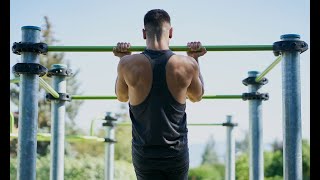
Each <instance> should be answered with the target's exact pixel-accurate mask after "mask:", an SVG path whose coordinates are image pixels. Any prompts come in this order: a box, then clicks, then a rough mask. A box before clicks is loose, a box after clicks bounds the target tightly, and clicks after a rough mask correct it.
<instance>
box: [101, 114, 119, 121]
mask: <svg viewBox="0 0 320 180" xmlns="http://www.w3.org/2000/svg"><path fill="white" fill-rule="evenodd" d="M104 120H107V121H116V120H118V115H117V114H115V113H112V112H107V113H106V115H105V116H104Z"/></svg>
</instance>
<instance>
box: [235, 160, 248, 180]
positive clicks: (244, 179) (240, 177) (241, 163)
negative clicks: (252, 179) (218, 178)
mask: <svg viewBox="0 0 320 180" xmlns="http://www.w3.org/2000/svg"><path fill="white" fill-rule="evenodd" d="M236 179H237V180H248V179H249V159H248V155H247V154H241V155H240V156H239V157H237V160H236Z"/></svg>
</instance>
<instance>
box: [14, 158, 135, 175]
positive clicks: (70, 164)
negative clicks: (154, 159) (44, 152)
mask: <svg viewBox="0 0 320 180" xmlns="http://www.w3.org/2000/svg"><path fill="white" fill-rule="evenodd" d="M50 165H51V162H50V155H48V156H44V157H38V158H37V167H36V171H37V175H36V176H37V180H47V179H49V177H50ZM64 165H65V166H64V179H65V180H68V179H69V180H83V179H86V180H100V179H101V180H103V179H104V158H101V157H92V156H88V155H84V156H81V157H78V158H73V157H70V156H65V163H64ZM114 170H115V172H114V173H115V174H114V175H115V176H114V179H115V180H135V179H136V176H135V173H134V169H133V166H132V164H131V163H128V162H126V161H115V167H114ZM10 179H12V180H16V179H17V159H16V158H10Z"/></svg>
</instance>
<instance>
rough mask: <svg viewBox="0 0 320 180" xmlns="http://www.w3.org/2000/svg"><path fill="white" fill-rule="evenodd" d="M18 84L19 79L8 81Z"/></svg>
mask: <svg viewBox="0 0 320 180" xmlns="http://www.w3.org/2000/svg"><path fill="white" fill-rule="evenodd" d="M19 82H20V78H13V79H10V83H19Z"/></svg>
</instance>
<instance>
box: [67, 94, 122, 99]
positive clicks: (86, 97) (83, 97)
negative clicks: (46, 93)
mask: <svg viewBox="0 0 320 180" xmlns="http://www.w3.org/2000/svg"><path fill="white" fill-rule="evenodd" d="M71 99H72V100H94V99H97V100H105V99H117V96H95V95H92V96H90V95H84V96H82V95H72V96H71Z"/></svg>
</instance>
